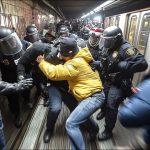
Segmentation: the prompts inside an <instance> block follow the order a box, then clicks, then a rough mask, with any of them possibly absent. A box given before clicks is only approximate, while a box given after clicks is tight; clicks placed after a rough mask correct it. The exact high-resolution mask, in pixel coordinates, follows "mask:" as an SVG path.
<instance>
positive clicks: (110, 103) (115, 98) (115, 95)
mask: <svg viewBox="0 0 150 150" xmlns="http://www.w3.org/2000/svg"><path fill="white" fill-rule="evenodd" d="M123 99H124V96H123V90H122V89H121V88H118V87H117V86H114V85H111V86H110V89H109V92H108V97H107V100H106V104H105V129H106V130H107V131H110V132H111V131H112V130H113V128H114V126H115V123H116V120H117V114H118V107H119V105H120V103H121V102H122V101H123Z"/></svg>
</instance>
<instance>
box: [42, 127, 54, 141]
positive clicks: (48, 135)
mask: <svg viewBox="0 0 150 150" xmlns="http://www.w3.org/2000/svg"><path fill="white" fill-rule="evenodd" d="M51 137H52V131H49V130H47V129H46V130H45V132H44V136H43V141H44V143H48V142H49V141H50V139H51Z"/></svg>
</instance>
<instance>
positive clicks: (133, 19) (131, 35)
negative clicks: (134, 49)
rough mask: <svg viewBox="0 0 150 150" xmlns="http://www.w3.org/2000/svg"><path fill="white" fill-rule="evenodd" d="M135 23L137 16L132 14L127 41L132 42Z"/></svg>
mask: <svg viewBox="0 0 150 150" xmlns="http://www.w3.org/2000/svg"><path fill="white" fill-rule="evenodd" d="M136 24H137V16H132V18H131V22H130V27H129V34H128V41H129V42H130V43H132V44H133V42H134V36H135V30H136Z"/></svg>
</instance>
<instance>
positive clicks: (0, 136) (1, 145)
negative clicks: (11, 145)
mask: <svg viewBox="0 0 150 150" xmlns="http://www.w3.org/2000/svg"><path fill="white" fill-rule="evenodd" d="M4 149H5V137H4V132H3V122H2V116H1V113H0V150H4Z"/></svg>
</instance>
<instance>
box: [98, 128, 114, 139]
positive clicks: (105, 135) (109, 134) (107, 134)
mask: <svg viewBox="0 0 150 150" xmlns="http://www.w3.org/2000/svg"><path fill="white" fill-rule="evenodd" d="M112 136H113V134H112V131H108V130H106V129H105V130H104V131H103V132H102V133H100V134H99V135H98V140H99V141H103V140H107V139H110V138H111V137H112Z"/></svg>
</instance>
